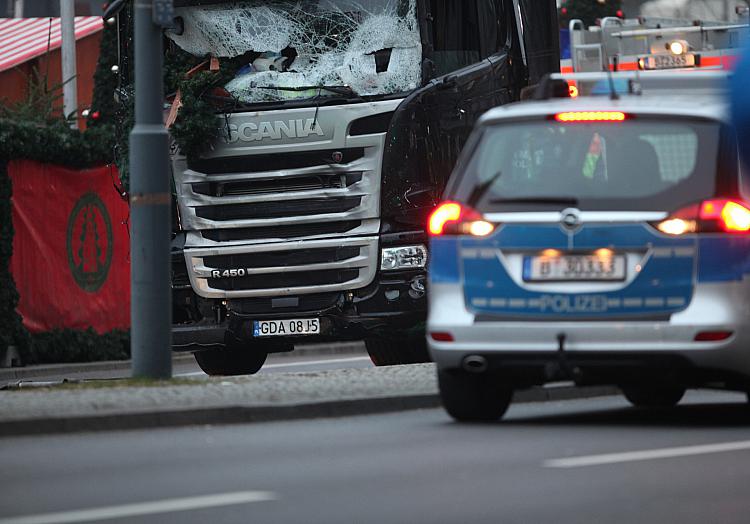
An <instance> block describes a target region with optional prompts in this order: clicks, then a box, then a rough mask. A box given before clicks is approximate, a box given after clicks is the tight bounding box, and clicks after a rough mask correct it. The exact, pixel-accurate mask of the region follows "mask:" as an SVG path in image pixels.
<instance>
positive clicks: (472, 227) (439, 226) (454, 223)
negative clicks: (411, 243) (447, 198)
mask: <svg viewBox="0 0 750 524" xmlns="http://www.w3.org/2000/svg"><path fill="white" fill-rule="evenodd" d="M428 230H429V232H430V235H432V236H442V235H471V236H475V237H486V236H487V235H490V234H492V232H493V231H495V226H494V224H492V223H490V222H487V221H486V220H484V219H483V218H482V215H480V214H479V213H477V212H476V211H474V210H473V209H471V208H468V207H466V206H462V205H461V204H459V203H457V202H443V203H442V204H440V205H439V206H438V207H437V208H435V211H433V212H432V214H431V215H430V221H429V224H428Z"/></svg>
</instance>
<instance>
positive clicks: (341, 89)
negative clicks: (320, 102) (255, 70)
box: [253, 86, 359, 97]
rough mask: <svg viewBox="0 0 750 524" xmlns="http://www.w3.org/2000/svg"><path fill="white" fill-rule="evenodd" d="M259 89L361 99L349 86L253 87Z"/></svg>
mask: <svg viewBox="0 0 750 524" xmlns="http://www.w3.org/2000/svg"><path fill="white" fill-rule="evenodd" d="M253 87H254V88H257V89H269V90H273V91H296V92H301V91H328V92H329V93H333V94H335V95H341V96H350V97H359V95H358V94H357V93H356V92H355V91H354V89H352V88H351V87H347V86H299V87H287V86H278V87H275V86H253Z"/></svg>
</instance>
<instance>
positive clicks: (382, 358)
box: [365, 337, 430, 367]
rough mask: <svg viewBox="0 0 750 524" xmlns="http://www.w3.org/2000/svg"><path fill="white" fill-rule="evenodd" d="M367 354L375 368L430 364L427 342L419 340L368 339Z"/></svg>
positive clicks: (422, 339)
mask: <svg viewBox="0 0 750 524" xmlns="http://www.w3.org/2000/svg"><path fill="white" fill-rule="evenodd" d="M365 347H366V348H367V354H368V355H370V360H372V363H373V364H375V365H376V366H379V367H380V366H400V365H402V364H420V363H423V362H430V354H429V352H428V351H427V341H426V340H425V339H424V338H422V337H420V338H403V339H397V338H393V339H389V338H368V339H366V340H365Z"/></svg>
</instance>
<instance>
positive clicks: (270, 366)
mask: <svg viewBox="0 0 750 524" xmlns="http://www.w3.org/2000/svg"><path fill="white" fill-rule="evenodd" d="M352 362H371V360H370V357H351V358H331V359H328V360H304V361H302V362H285V363H283V364H266V365H265V366H263V369H283V368H296V367H300V366H318V365H320V364H347V363H352ZM204 375H205V373H203V372H202V371H197V372H194V373H179V374H177V375H175V376H176V377H202V376H204ZM0 524H2V523H0Z"/></svg>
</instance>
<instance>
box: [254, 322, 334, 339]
mask: <svg viewBox="0 0 750 524" xmlns="http://www.w3.org/2000/svg"><path fill="white" fill-rule="evenodd" d="M319 334H320V319H317V318H298V319H292V320H256V321H255V322H253V336H254V337H288V336H299V335H319Z"/></svg>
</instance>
